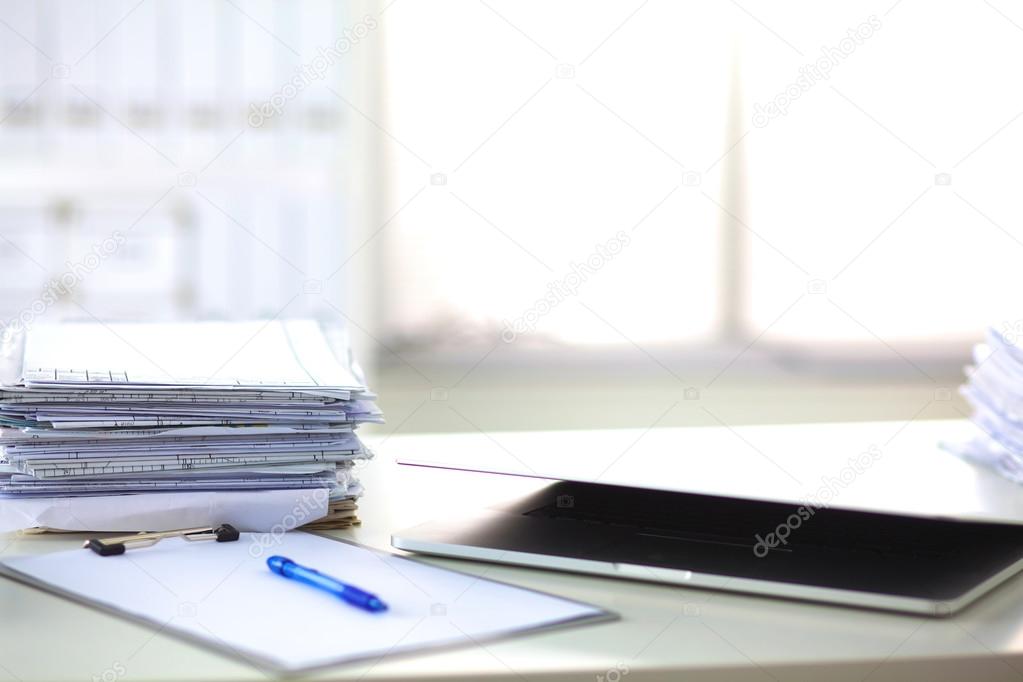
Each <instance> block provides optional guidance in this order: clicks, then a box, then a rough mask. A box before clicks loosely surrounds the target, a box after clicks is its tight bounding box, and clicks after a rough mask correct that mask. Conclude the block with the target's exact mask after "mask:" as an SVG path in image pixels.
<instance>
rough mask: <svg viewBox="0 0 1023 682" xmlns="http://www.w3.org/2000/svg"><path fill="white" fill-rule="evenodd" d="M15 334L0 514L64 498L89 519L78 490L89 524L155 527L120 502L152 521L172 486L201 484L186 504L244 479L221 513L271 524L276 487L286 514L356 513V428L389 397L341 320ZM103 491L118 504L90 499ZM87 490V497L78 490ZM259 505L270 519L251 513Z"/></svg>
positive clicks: (43, 510)
mask: <svg viewBox="0 0 1023 682" xmlns="http://www.w3.org/2000/svg"><path fill="white" fill-rule="evenodd" d="M6 341H7V343H5V344H4V347H3V349H2V358H0V453H2V454H0V457H2V463H0V498H2V502H0V506H2V508H3V509H4V513H3V514H0V530H2V529H3V528H4V526H5V523H4V519H5V518H6V519H7V523H6V525H7V526H10V525H11V524H13V525H16V526H18V527H31V526H33V525H46V524H50V523H52V519H53V518H54V517H53V509H54V505H53V504H51V503H48V502H47V501H54V500H60V504H59V505H57V506H58V507H59V508H60V509H62V510H65V513H64V514H63V515H62V517H58V518H63V525H62V526H61V527H65V526H67V525H70V526H72V527H73V528H69V529H74V530H85V529H86V528H80V527H79V526H81V525H86V524H84V522H76V521H75V520H74V519H75V516H76V515H75V511H74V509H75V507H76V506H78V507H80V509H81V510H82V511H83V514H84V513H85V512H86V511H87V512H88V513H89V514H90V515H91V518H92V519H93V520H92V521H90V522H89V524H88V525H96V524H97V523H100V524H101V527H92V528H88V530H126V529H129V528H133V529H135V530H143V529H146V530H158V529H159V528H156V527H154V526H153V525H146V526H141V527H137V528H135V527H133V526H132V523H135V521H134V520H133V519H132V518H128V519H125V518H124V514H123V513H119V511H118V510H119V509H127V508H129V507H130V508H131V509H132V510H133V512H132V513H133V515H134V517H135V518H137V517H138V516H139V514H140V513H141V514H143V515H144V517H145V518H146V519H147V521H146V522H147V523H148V524H153V523H154V520H153V519H154V514H153V513H152V512H153V510H155V509H164V508H166V505H167V504H168V500H167V499H166V494H172V495H190V497H188V498H186V504H184V505H182V504H181V503H180V502H181V501H180V500H179V501H178V503H177V504H174V503H171V504H172V506H173V507H174V508H176V509H178V510H181V509H185V510H187V509H189V508H190V507H192V506H197V505H206V507H205V508H209V505H210V504H212V503H213V501H214V498H213V497H211V496H212V495H218V494H223V493H232V494H233V496H232V497H231V498H230V504H229V505H228V507H229V509H228V511H229V513H228V512H226V511H225V510H224V509H221V510H220V513H221V514H222V515H224V514H225V513H228V515H229V516H231V517H232V518H234V519H235V520H236V522H237V521H239V520H241V523H240V524H239V525H241V526H242V527H243V528H248V529H252V530H270V529H269V528H254V527H253V526H254V525H257V526H258V525H266V522H267V521H268V520H272V519H273V517H274V515H273V514H270V515H267V514H266V513H265V512H266V511H267V510H266V508H265V504H264V502H265V503H268V504H271V505H273V506H274V508H279V509H280V510H281V512H282V513H281V514H280V515H279V516H278V520H280V518H281V517H283V516H284V515H285V514H286V513H287V512H289V511H290V512H292V513H291V516H292V517H293V518H294V516H295V513H294V511H293V510H292V507H294V506H295V505H296V504H303V505H304V506H303V514H304V517H303V519H302V520H304V521H318V522H319V523H321V524H322V523H323V522H324V517H328V519H329V520H331V521H334V522H337V523H339V524H342V525H343V524H345V523H351V522H352V521H353V520H354V509H355V506H354V502H353V501H354V499H355V498H356V497H358V495H359V494H360V493H361V487H360V486H359V482H358V480H357V478H356V477H355V475H354V466H355V463H356V462H357V461H358V460H364V459H367V458H369V457H370V456H371V453H370V452H369V451H368V450H367V449H366V448H365V447H364V446H363V444H362V443H361V442H360V440H359V438H358V436H357V435H356V434H355V429H356V427H358V426H359V425H360V424H362V423H366V422H379V421H381V413H380V411H379V410H378V409H377V407H376V405H375V404H374V402H373V401H374V399H375V396H374V395H373V394H372V393H370V392H369V391H368V390H367V388H366V386H365V383H364V380H363V378H362V374H361V371H360V370H359V368H358V365H357V364H356V363H355V362H354V360H353V358H352V354H351V349H350V347H349V344H348V340H347V336H346V335H345V333H344V330H343V329H341V328H331V327H324V326H322V325H320V324H318V323H317V322H315V321H312V320H289V321H269V322H266V321H256V322H200V323H175V324H104V323H67V324H59V325H37V326H35V327H33V328H32V329H30V330H29V331H27V332H24V333H21V334H17V335H15V336H12V337H10V338H9V339H7V340H6ZM282 491H288V494H285V495H280V494H277V495H268V494H267V493H270V492H277V493H280V492H282ZM128 495H131V496H138V495H152V496H153V497H151V498H149V497H146V498H141V499H133V500H131V503H132V504H130V505H128V506H124V505H121V504H120V502H121V501H122V500H121V499H120V498H119V497H118V498H115V497H113V496H128ZM97 497H101V498H106V501H107V504H106V505H101V506H97V504H98V501H97V500H95V499H89V498H97ZM76 498H86V499H87V500H88V501H86V502H83V503H82V504H81V505H75V504H73V503H71V502H69V500H75V499H76ZM40 499H42V500H44V502H42V503H40V502H39V500H40ZM33 500H34V502H32V501H33ZM149 500H151V501H152V506H150V505H147V501H149ZM16 501H17V502H16ZM19 503H20V505H19ZM261 507H262V508H261ZM99 509H107V510H108V512H107V514H106V516H107V517H109V518H108V520H107V522H106V523H103V522H102V520H101V519H102V518H103V516H104V514H103V513H102V512H100V511H97V510H99ZM247 510H251V516H252V518H260V519H262V520H261V521H259V522H258V523H250V522H246V521H245V520H244V519H245V517H246V511H247ZM97 514H98V518H97ZM47 515H49V518H50V519H51V521H47V522H46V524H44V523H43V522H42V521H41V520H40V519H41V516H47ZM176 515H177V516H178V517H180V516H181V514H180V511H179V512H178V513H177V514H176ZM174 516H175V514H171V517H174ZM239 516H240V517H241V518H240V519H239ZM12 519H13V520H12ZM210 522H211V523H223V522H228V519H226V518H221V519H211V520H210ZM125 524H127V526H125ZM157 525H166V526H168V527H183V526H186V525H190V524H187V523H182V524H178V525H175V523H174V519H173V518H167V519H165V520H164V521H163V522H162V523H157ZM200 525H202V524H200Z"/></svg>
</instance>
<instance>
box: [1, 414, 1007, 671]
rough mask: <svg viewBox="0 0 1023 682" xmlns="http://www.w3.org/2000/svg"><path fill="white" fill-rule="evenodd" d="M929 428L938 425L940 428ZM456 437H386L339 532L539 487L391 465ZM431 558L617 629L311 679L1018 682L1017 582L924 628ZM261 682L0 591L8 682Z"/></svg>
mask: <svg viewBox="0 0 1023 682" xmlns="http://www.w3.org/2000/svg"><path fill="white" fill-rule="evenodd" d="M919 424H920V425H921V427H922V428H930V426H928V425H929V424H933V422H930V423H929V422H920V423H919ZM537 437H538V438H542V437H543V434H537ZM449 438H450V437H449V436H445V435H430V436H394V437H391V438H386V439H382V438H378V439H376V443H375V444H374V445H375V447H376V450H377V453H378V457H377V459H376V460H374V461H373V462H371V463H369V464H368V465H367V466H366V467H365V468H364V469H363V470H362V478H363V480H364V481H365V485H366V490H367V493H366V496H365V498H364V499H363V501H362V502H361V516H362V518H363V519H364V525H363V526H362V527H361V528H357V529H354V530H351V531H339V532H337V533H336V535H338V536H339V537H345V538H349V539H353V540H356V541H358V542H362V543H366V544H368V545H371V546H375V547H379V548H389V537H390V532H391V531H392V530H396V529H400V528H404V527H408V526H412V525H416V524H418V523H420V522H423V521H427V520H429V519H430V518H433V517H435V516H439V515H444V514H449V513H453V512H456V511H457V510H458V509H460V508H463V507H464V505H466V504H469V505H474V506H485V505H487V504H491V503H493V502H495V501H498V500H501V499H503V498H506V497H514V496H516V495H519V494H522V493H527V492H529V491H530V490H533V489H535V488H536V487H538V486H540V485H544V483H543V482H538V481H535V480H531V479H525V478H517V477H506V476H494V475H488V474H476V473H465V472H457V471H445V470H438V469H419V468H409V467H401V466H398V465H397V464H395V463H394V458H395V457H397V456H408V455H409V454H410V451H414V453H416V454H419V455H428V454H429V453H430V451H438V452H439V451H441V450H442V449H444V448H445V443H446V442H450V441H449ZM489 438H490V437H486V438H484V437H482V436H481V439H482V440H481V441H480V442H481V447H497V445H496V444H494V443H492V442H491V443H490V445H489V446H485V445H484V444H483V443H484V442H490V441H489ZM527 440H528V439H527ZM521 443H523V441H521V440H520V444H521ZM919 485H921V486H926V485H927V472H926V471H922V472H920V478H919ZM1020 494H1021V495H1023V491H1020ZM82 537H83V536H81V535H8V536H0V549H2V554H4V555H12V554H28V553H36V552H48V551H54V550H58V549H67V548H72V547H76V546H79V545H80V543H81V539H82ZM139 551H145V550H139ZM430 561H432V562H436V563H437V564H440V565H444V566H450V567H452V568H457V569H458V570H462V571H467V572H474V573H480V574H485V575H486V576H488V577H491V578H494V579H497V580H503V581H506V582H510V583H515V584H519V585H523V586H526V587H533V588H537V589H540V590H545V591H548V592H553V593H557V594H563V595H565V596H568V597H572V598H575V599H579V600H583V601H588V602H593V603H596V604H599V605H601V606H604V607H606V608H608V609H610V610H612V611H615V612H617V613H618V614H620V616H621V619H620V620H618V621H615V622H611V623H604V624H597V625H590V626H584V627H578V628H570V629H564V630H560V631H554V632H548V633H540V634H533V635H527V636H522V637H517V638H512V639H507V640H503V641H500V642H496V643H488V644H486V645H485V646H484V645H481V646H472V647H469V648H463V649H458V650H451V651H444V652H438V653H431V654H425V655H416V656H408V657H403V658H395V659H390V660H388V659H385V660H382V661H378V662H375V663H357V664H351V665H347V666H339V667H336V668H332V669H330V670H326V671H323V672H320V673H317V674H315V675H314V676H313V678H316V679H367V680H395V679H409V678H415V679H452V678H459V679H466V680H476V679H481V678H484V677H488V678H489V677H494V678H504V679H521V678H529V679H564V680H597V681H598V682H600V681H603V680H607V681H608V682H615V681H616V680H619V679H621V680H625V681H626V682H632V681H633V680H647V679H683V678H684V679H686V680H744V679H750V680H753V679H757V680H771V679H776V680H790V679H791V680H818V679H824V678H827V679H848V680H863V679H865V678H866V679H869V680H872V681H873V680H886V679H892V680H894V679H899V680H903V679H927V680H934V679H963V678H971V679H975V680H980V679H984V680H987V679H1006V680H1018V679H1023V576H1017V577H1016V578H1014V579H1012V580H1010V581H1009V582H1008V583H1006V584H1005V585H1003V586H1002V587H1000V588H998V589H997V590H996V591H995V592H993V593H991V594H990V595H988V596H987V597H985V598H983V599H982V600H981V601H980V602H978V603H976V604H974V605H973V606H971V607H969V608H967V609H966V610H965V611H963V612H962V613H960V614H959V615H957V616H954V617H951V618H945V619H930V618H923V617H916V616H909V615H899V614H892V613H883V612H871V611H865V610H856V609H849V608H840V607H831V606H823V605H815V604H809V603H800V602H794V601H784V600H778V599H769V598H762V597H749V596H743V595H737V594H730V593H724V592H710V591H703V590H696V589H687V588H679V587H669V586H663V585H657V584H651V583H641V582H631V581H624V580H614V579H607V578H598V577H590V576H581V575H572V574H567V573H557V572H547V571H540V570H534V569H526V568H516V567H510V566H500V565H487V564H478V563H473V562H467V561H455V560H438V559H430ZM270 614H272V607H268V615H270ZM338 636H339V637H343V636H344V635H343V633H339V635H338ZM626 671H627V672H626ZM265 677H267V675H266V674H265V673H263V672H262V671H260V670H257V669H255V668H253V667H251V666H249V665H247V664H244V663H241V662H238V661H237V660H236V659H233V658H230V657H228V656H226V655H221V654H218V653H217V652H215V651H212V650H210V649H206V648H203V647H200V646H196V645H193V644H189V643H186V642H183V641H181V640H178V639H175V638H174V637H172V636H169V635H166V634H163V633H159V632H156V631H154V630H152V629H150V628H148V627H144V626H141V625H137V624H135V623H132V622H129V621H127V620H123V619H121V618H118V617H116V616H112V615H108V614H105V613H101V612H99V611H97V610H94V609H91V608H89V607H86V606H83V605H80V604H76V603H73V602H71V601H68V600H65V599H62V598H59V597H56V596H53V595H50V594H48V593H46V592H43V591H40V590H37V589H33V588H30V587H27V586H25V585H22V584H19V583H17V582H14V581H11V580H8V579H3V578H0V680H6V679H13V680H25V681H28V680H83V679H85V680H87V679H101V680H109V681H110V682H113V681H114V680H125V681H130V680H181V679H190V678H195V679H204V680H258V679H263V678H265Z"/></svg>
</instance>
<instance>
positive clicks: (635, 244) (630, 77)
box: [381, 0, 1023, 369]
mask: <svg viewBox="0 0 1023 682" xmlns="http://www.w3.org/2000/svg"><path fill="white" fill-rule="evenodd" d="M1003 5H1004V6H1003ZM1014 14H1019V13H1018V12H1017V11H1016V10H1015V9H1014V8H1012V6H1011V5H1009V4H1007V3H981V4H967V3H952V4H945V5H932V4H923V3H915V2H912V1H911V0H905V1H903V2H894V3H892V2H885V3H868V4H862V3H860V4H854V3H839V2H824V3H821V2H813V3H811V2H801V3H742V2H731V3H710V4H708V3H685V2H630V3H624V2H623V3H612V4H606V3H605V4H599V5H594V4H593V3H581V2H576V3H557V4H555V5H553V6H552V5H551V4H549V3H511V2H498V1H496V0H486V1H485V2H477V1H468V0H467V1H464V2H463V1H457V0H451V1H448V2H439V3H429V4H425V3H413V2H402V1H400V0H399V1H398V2H394V3H392V4H391V5H388V7H387V9H386V11H385V13H384V14H383V18H384V21H383V23H384V25H385V27H386V30H387V33H388V41H387V46H388V49H387V52H386V66H385V69H386V76H387V81H386V83H385V93H386V97H385V100H384V104H385V114H386V118H385V119H384V120H385V125H384V127H385V129H386V131H387V134H386V136H384V137H383V138H382V140H383V142H382V144H383V147H384V149H385V150H386V153H387V158H388V161H389V163H390V166H391V168H392V175H391V177H392V179H393V188H392V197H391V200H390V209H389V211H387V215H386V216H385V217H386V218H388V219H389V222H387V223H386V228H385V229H384V230H383V231H382V232H381V235H382V240H384V242H385V246H384V247H383V249H384V253H385V254H386V256H387V259H386V271H385V276H386V281H387V283H388V286H387V297H386V310H385V317H384V331H385V332H386V334H387V336H388V337H389V338H393V339H395V340H396V341H395V342H396V343H399V344H401V346H402V347H404V348H406V349H409V350H410V352H411V351H412V350H415V349H420V350H430V351H436V350H437V349H440V348H443V347H454V348H466V347H468V346H471V345H472V344H474V343H475V344H477V345H481V346H484V347H487V346H489V345H490V344H492V343H494V340H495V339H497V338H498V337H499V335H501V334H502V333H504V334H505V336H506V337H510V336H512V334H510V333H508V332H507V331H506V330H507V329H508V328H509V327H514V328H516V329H518V330H521V331H523V333H517V334H514V336H515V340H516V346H517V351H524V350H526V349H528V348H530V347H541V348H546V349H552V348H556V347H559V346H571V347H574V348H584V347H596V346H606V347H619V346H627V345H628V344H629V343H630V342H631V343H633V344H639V345H642V346H643V347H644V348H655V349H657V348H660V349H661V350H658V351H657V352H658V353H660V352H661V351H662V350H663V351H664V352H665V353H671V352H675V353H676V355H677V354H678V352H679V351H686V350H693V349H696V350H698V349H700V348H706V347H712V346H715V345H717V346H720V345H722V344H726V343H730V344H732V345H734V346H735V347H737V348H742V347H744V346H746V345H747V344H749V343H751V342H753V341H756V342H757V347H758V348H769V349H770V348H773V349H777V350H780V351H782V352H790V353H791V352H793V351H795V352H805V351H807V350H808V349H809V348H811V347H815V348H816V347H821V346H823V347H824V348H825V349H828V348H830V349H832V350H834V351H835V352H839V353H844V354H845V356H846V357H847V358H848V357H849V354H850V353H851V354H852V357H855V358H859V359H860V360H863V359H864V358H877V359H891V360H893V361H894V362H895V363H896V364H900V363H902V358H903V356H904V357H908V358H916V357H924V356H927V355H929V354H932V353H933V352H934V351H935V349H938V350H941V349H942V348H945V349H946V350H950V351H951V352H950V353H949V354H947V355H945V356H943V357H945V358H947V359H949V360H951V361H952V362H953V363H954V365H955V366H956V367H955V369H957V365H958V364H961V362H962V360H963V359H964V357H965V356H964V351H965V347H966V344H968V343H969V342H971V341H973V340H976V339H978V338H979V337H980V335H981V333H982V330H983V328H984V326H985V325H987V324H995V325H998V324H1005V323H1008V322H1007V321H1009V320H1012V319H1014V318H1015V317H1016V316H1017V314H1016V313H1015V312H1014V310H1015V308H1016V302H1015V298H1016V294H1015V291H1014V289H1013V288H1012V287H1011V286H1006V282H1011V281H1012V277H1013V275H1014V272H1015V268H1014V267H1013V266H1014V264H1015V263H1016V262H1018V260H1019V259H1020V257H1021V256H1023V230H1021V229H1020V228H1019V225H1020V224H1021V219H1023V206H1021V204H1020V202H1019V201H1017V200H1016V199H1015V195H1016V194H1017V191H1016V189H1015V188H1017V187H1018V186H1019V185H1020V180H1021V177H1020V175H1021V172H1023V171H1020V167H1019V164H1018V163H1017V162H1016V157H1018V155H1019V154H1018V151H1019V149H1020V141H1021V136H1023V123H1021V122H1020V120H1019V119H1020V117H1021V112H1023V92H1020V90H1019V89H1018V88H1013V87H1011V86H1010V85H1009V84H1010V83H1013V82H1014V81H1015V76H1014V71H1015V66H1014V65H1016V64H1019V63H1020V61H1021V58H1023V42H1021V41H1020V40H1019V24H1021V23H1023V14H1019V16H1015V18H1013V15H1014ZM619 231H623V232H624V233H625V234H627V235H628V236H629V237H630V242H629V243H628V245H626V246H624V247H623V248H622V249H621V250H620V253H618V254H617V255H614V256H612V257H608V258H600V259H597V258H595V259H594V262H595V263H596V262H598V261H600V262H601V265H600V267H599V268H592V269H591V270H592V272H587V273H586V277H585V281H583V282H581V283H580V284H579V285H578V286H577V287H568V288H567V289H571V290H570V291H568V293H564V291H565V290H567V289H566V287H564V286H563V285H565V284H566V283H567V281H568V279H569V278H570V277H571V276H572V273H574V272H576V270H577V266H579V264H582V263H585V261H586V259H587V258H588V257H590V256H591V255H592V254H593V253H594V252H595V250H596V249H597V248H598V245H601V244H604V243H605V242H606V241H607V240H608V239H611V238H613V237H614V236H615V235H616V234H618V232H619ZM576 279H578V278H576ZM559 287H560V290H561V291H562V293H560V294H558V295H554V296H550V295H548V294H549V292H550V291H551V289H552V288H559ZM545 300H546V302H544V301H545ZM527 317H528V319H526V318H527ZM516 325H517V326H516ZM506 340H508V339H507V338H506ZM946 343H947V344H948V345H943V344H946ZM669 346H670V348H667V347H669ZM517 351H511V352H517ZM547 357H560V356H550V355H547Z"/></svg>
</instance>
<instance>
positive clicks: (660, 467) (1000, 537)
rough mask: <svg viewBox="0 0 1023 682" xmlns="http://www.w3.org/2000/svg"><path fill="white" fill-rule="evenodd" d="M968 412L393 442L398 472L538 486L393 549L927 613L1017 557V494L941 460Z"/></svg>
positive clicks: (940, 610) (425, 530) (1004, 572)
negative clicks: (500, 478)
mask: <svg viewBox="0 0 1023 682" xmlns="http://www.w3.org/2000/svg"><path fill="white" fill-rule="evenodd" d="M973 429H974V427H973V426H972V425H971V424H969V423H968V422H966V421H962V420H956V421H922V422H909V423H902V422H870V423H843V424H805V425H780V426H779V425H776V426H751V427H739V428H731V427H720V428H717V427H705V428H704V427H699V428H678V429H675V428H672V429H654V430H645V431H644V430H635V431H633V430H606V431H600V430H596V431H565V432H548V433H503V434H490V435H489V436H488V437H486V438H480V437H479V434H464V435H463V434H459V435H453V436H446V437H445V439H444V444H445V448H444V451H443V452H437V451H435V449H434V448H430V447H429V446H428V445H427V443H428V441H426V440H424V441H423V443H424V447H423V448H422V450H421V451H419V453H418V455H419V456H417V452H416V451H417V450H419V449H418V448H416V447H415V443H416V439H415V438H411V439H406V441H405V444H406V445H407V446H409V447H408V448H407V451H406V452H405V453H404V454H403V455H401V456H399V458H398V460H399V462H400V463H401V464H404V465H408V466H430V467H443V468H447V469H461V470H467V471H483V472H490V473H494V474H502V475H516V476H531V477H535V478H538V479H547V480H549V481H550V482H549V483H548V484H546V485H545V486H543V487H542V488H541V489H540V490H538V491H536V492H533V493H532V494H529V495H527V496H525V497H522V498H520V499H515V500H508V501H503V502H499V503H496V504H494V505H492V506H490V507H488V508H485V509H477V510H471V509H467V510H465V512H464V513H462V514H460V515H459V516H458V517H456V518H448V519H438V520H435V521H431V522H428V523H425V524H422V525H419V526H416V527H414V528H409V529H406V530H402V531H399V532H397V533H394V534H393V536H392V545H393V546H394V547H396V548H398V549H402V550H407V551H412V552H422V553H427V554H435V555H440V556H446V557H458V558H466V559H473V560H482V561H492V562H499V563H510V564H518V565H522V566H533V567H538V568H547V569H556V570H565V571H575V572H579V573H589V574H595V575H603V576H615V577H621V578H629V579H636V580H647V581H655V582H661V583H669V584H676V585H684V586H687V587H703V588H710V589H717V590H728V591H736V592H744V593H752V594H759V595H768V596H772V597H783V598H792V599H802V600H811V601H818V602H827V603H833V604H842V605H846V606H856V607H865V608H877V609H887V610H894V611H903V612H911V613H918V614H927V615H948V614H952V613H955V612H957V611H959V610H960V609H962V608H964V607H965V606H967V605H968V604H970V603H972V602H973V601H975V600H976V599H978V598H979V597H981V596H982V595H984V594H985V593H987V592H989V591H991V590H992V589H994V588H995V587H996V586H997V585H999V584H1000V583H1002V582H1004V581H1006V580H1008V579H1009V578H1011V577H1012V576H1013V575H1015V574H1016V573H1018V572H1019V571H1020V570H1021V568H1023V491H1021V490H1020V489H1019V487H1018V486H1017V485H1016V484H1014V483H1012V482H1010V481H1007V480H1005V479H1002V478H1001V477H999V476H998V475H996V474H995V473H994V472H991V471H988V470H986V469H983V468H978V467H976V466H974V465H972V464H969V463H967V462H964V461H962V460H960V459H958V458H957V457H955V456H953V455H951V454H949V453H948V452H946V451H945V450H943V449H942V448H941V447H940V444H941V443H942V442H949V443H954V442H961V441H963V440H965V439H969V438H971V437H973V436H974V435H975V432H974V431H973Z"/></svg>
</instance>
